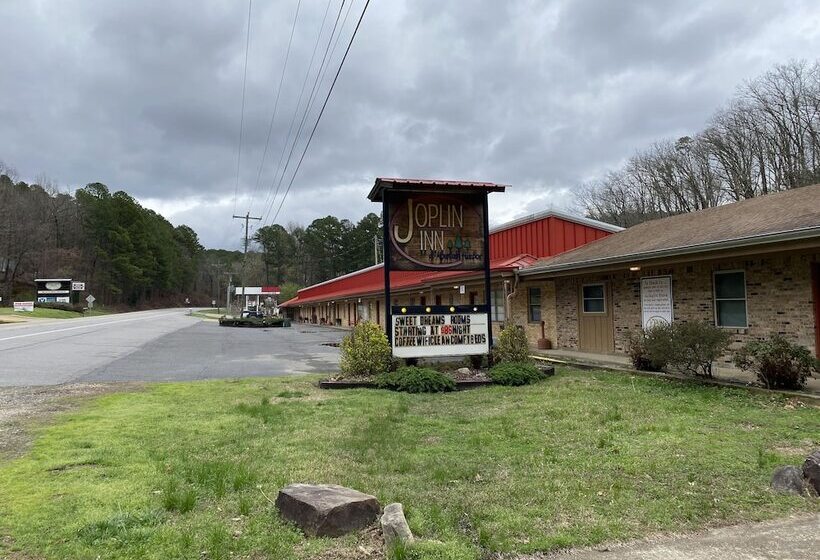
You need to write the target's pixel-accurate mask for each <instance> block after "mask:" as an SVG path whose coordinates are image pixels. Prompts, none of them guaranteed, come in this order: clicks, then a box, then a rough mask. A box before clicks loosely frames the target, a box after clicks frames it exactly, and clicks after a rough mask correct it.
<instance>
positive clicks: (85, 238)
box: [0, 164, 203, 306]
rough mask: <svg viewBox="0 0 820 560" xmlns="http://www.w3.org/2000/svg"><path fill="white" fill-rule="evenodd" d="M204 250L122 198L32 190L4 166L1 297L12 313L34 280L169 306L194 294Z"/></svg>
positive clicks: (89, 191) (184, 231) (109, 299)
mask: <svg viewBox="0 0 820 560" xmlns="http://www.w3.org/2000/svg"><path fill="white" fill-rule="evenodd" d="M202 252H203V248H202V246H201V245H200V243H199V239H198V238H197V235H196V232H194V231H193V230H192V229H191V228H190V227H188V226H185V225H181V226H176V227H174V226H173V225H172V224H171V223H170V222H169V221H168V220H166V219H165V218H163V217H162V216H160V215H159V214H157V213H156V212H154V211H152V210H149V209H147V208H143V207H142V206H141V205H140V204H139V203H138V202H137V201H136V200H134V199H133V198H132V197H131V196H129V195H128V194H127V193H125V192H123V191H117V192H114V193H111V192H110V191H109V189H108V187H106V186H105V185H103V184H101V183H92V184H89V185H87V186H86V187H84V188H81V189H78V190H77V192H76V193H75V194H74V195H73V196H72V195H71V194H68V193H65V192H60V190H59V189H57V188H56V186H55V185H54V184H53V183H51V182H50V181H48V180H42V181H38V182H37V183H33V184H27V183H26V182H24V181H19V180H17V174H16V172H15V171H14V170H13V169H12V168H10V167H8V166H5V165H2V164H0V289H2V296H3V301H4V302H5V303H6V305H10V304H11V301H13V300H14V299H17V298H18V297H20V296H23V297H33V295H34V290H33V280H34V278H35V277H46V278H48V277H51V278H55V277H59V278H62V277H67V278H73V279H75V280H80V281H85V282H86V285H87V288H88V289H89V290H90V291H93V294H94V296H95V297H96V298H97V299H98V300H100V302H101V303H106V304H110V305H128V306H138V305H142V304H150V303H159V304H162V303H170V302H171V300H173V299H174V298H176V296H178V295H180V294H185V293H191V292H192V291H193V290H194V288H195V281H196V277H197V270H198V266H199V259H200V256H201V254H202Z"/></svg>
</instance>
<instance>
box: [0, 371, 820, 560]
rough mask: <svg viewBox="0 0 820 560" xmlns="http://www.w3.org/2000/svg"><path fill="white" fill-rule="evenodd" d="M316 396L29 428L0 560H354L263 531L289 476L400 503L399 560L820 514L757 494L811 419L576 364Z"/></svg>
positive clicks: (274, 521) (755, 398) (183, 402)
mask: <svg viewBox="0 0 820 560" xmlns="http://www.w3.org/2000/svg"><path fill="white" fill-rule="evenodd" d="M315 381H316V377H290V378H265V379H246V380H231V381H207V382H194V383H179V384H157V385H152V386H150V387H149V388H148V389H147V390H145V391H144V392H139V393H127V394H114V395H108V396H104V397H100V398H98V399H97V400H95V401H93V402H92V403H90V404H88V405H85V406H84V407H83V408H81V409H79V410H77V411H74V412H71V413H67V414H65V415H63V416H62V417H59V418H58V419H57V421H56V423H54V424H53V425H51V426H46V427H42V428H39V429H38V431H37V437H36V441H35V443H34V445H33V447H32V449H31V450H30V452H29V453H28V454H27V455H25V456H23V457H21V458H17V459H14V460H6V461H5V462H0V497H1V498H0V556H10V557H11V558H14V557H15V556H14V554H15V552H14V551H24V552H25V554H28V555H31V556H33V557H36V558H40V557H43V558H65V559H94V558H106V559H111V558H133V559H137V558H140V559H142V558H156V559H167V558H200V557H201V558H208V559H217V558H254V559H262V558H270V559H283V558H358V557H359V556H357V550H358V549H357V546H358V544H359V543H357V540H356V537H344V538H341V539H337V540H330V539H305V538H304V537H302V536H301V534H300V533H299V532H298V531H297V530H296V529H295V528H293V527H292V526H289V525H288V524H286V523H283V522H282V521H281V520H280V519H279V518H278V515H277V514H276V510H275V508H274V506H273V505H271V503H270V502H269V501H268V498H270V499H275V497H276V492H277V490H278V488H280V487H281V486H283V485H285V484H287V483H290V482H296V481H299V482H326V483H336V484H343V485H346V486H350V487H353V488H356V489H358V490H361V491H364V492H368V493H372V494H375V495H376V496H377V497H378V498H379V500H380V501H381V503H382V504H383V505H384V504H387V503H389V502H391V501H400V502H402V503H403V504H404V506H405V511H406V513H407V517H408V521H409V523H410V525H411V528H412V529H413V532H414V533H415V534H416V535H418V536H419V537H421V538H423V539H427V540H428V541H427V542H426V543H425V544H422V545H420V546H419V547H417V548H416V549H414V550H411V551H409V553H408V555H407V557H408V558H440V559H475V558H480V557H481V556H482V555H483V554H485V553H487V552H489V551H502V552H504V551H507V552H509V551H512V552H532V551H543V550H551V549H555V548H559V547H569V546H579V545H590V544H594V543H600V542H603V541H609V540H613V539H628V538H633V537H640V536H643V535H648V534H651V533H656V532H660V531H683V530H688V529H695V528H700V527H705V526H710V525H719V524H728V523H735V522H741V521H746V520H761V519H766V518H772V517H777V516H781V515H785V514H789V513H794V512H800V511H803V512H805V511H813V512H817V511H820V503H819V502H818V501H817V500H814V501H810V500H807V499H803V498H798V497H793V496H785V495H778V494H774V493H772V492H771V491H770V490H769V489H768V482H769V478H770V476H771V472H772V470H773V468H774V467H775V466H777V465H780V464H786V463H798V462H800V461H802V459H803V458H804V456H805V455H806V453H807V452H808V451H809V450H811V449H812V448H814V447H817V446H818V444H820V412H819V411H818V409H817V408H816V407H812V406H809V405H803V404H802V403H800V402H799V401H794V400H788V399H786V398H784V397H781V396H777V395H761V394H755V393H749V392H746V391H743V390H739V389H725V388H718V387H702V386H698V385H687V384H681V383H673V382H667V381H663V380H656V379H648V378H643V377H634V378H632V377H630V376H627V375H623V374H614V373H605V372H589V371H578V370H573V369H563V370H560V371H559V372H558V374H557V375H556V376H555V377H552V378H550V379H548V380H546V381H543V382H541V383H539V384H537V385H533V386H528V387H523V388H504V387H488V388H482V389H476V390H472V391H466V392H460V393H449V394H437V395H407V394H398V393H391V392H387V391H375V390H346V391H320V390H319V389H316V388H315V387H314V386H313V383H314V382H315ZM4 547H5V548H4ZM25 554H24V555H22V556H20V557H21V558H29V557H30V556H26V555H25Z"/></svg>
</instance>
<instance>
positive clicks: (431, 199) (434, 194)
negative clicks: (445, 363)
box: [368, 178, 506, 358]
mask: <svg viewBox="0 0 820 560" xmlns="http://www.w3.org/2000/svg"><path fill="white" fill-rule="evenodd" d="M505 188H506V186H505V185H497V184H495V183H466V182H458V181H417V180H409V179H381V178H378V179H376V183H375V185H374V186H373V190H371V191H370V195H369V196H368V198H370V200H372V201H374V202H381V203H382V216H383V219H384V222H385V224H384V232H383V233H384V238H383V241H384V248H385V251H384V254H385V263H384V278H385V309H386V311H387V317H386V325H387V327H388V328H387V337H388V340H389V341H390V343H391V346H392V348H393V355H394V356H396V357H398V358H424V357H433V356H461V355H476V354H486V353H487V352H488V351H489V349H490V347H491V346H492V329H491V327H490V326H491V325H492V321H491V317H490V306H489V302H484V303H483V304H476V305H453V306H442V305H436V306H423V305H413V306H411V305H405V306H401V305H392V300H391V297H390V271H391V270H402V271H405V270H426V271H441V272H447V271H464V272H471V271H472V272H481V271H483V272H484V287H485V290H484V292H485V294H489V293H490V256H489V253H488V251H489V227H488V221H487V194H488V193H490V192H503V191H504V189H505Z"/></svg>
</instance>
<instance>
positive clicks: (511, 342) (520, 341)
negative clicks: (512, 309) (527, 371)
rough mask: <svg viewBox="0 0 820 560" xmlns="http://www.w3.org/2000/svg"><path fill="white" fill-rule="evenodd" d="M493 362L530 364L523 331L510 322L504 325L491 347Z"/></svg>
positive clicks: (527, 344) (528, 350) (528, 349)
mask: <svg viewBox="0 0 820 560" xmlns="http://www.w3.org/2000/svg"><path fill="white" fill-rule="evenodd" d="M493 361H494V362H496V363H519V364H520V363H527V362H530V361H531V359H530V345H529V343H527V335H526V334H524V329H522V328H520V327H519V326H518V325H515V324H514V323H512V322H509V323H507V324H506V325H504V328H503V329H501V332H500V333H499V334H498V340H497V341H496V343H495V346H494V347H493Z"/></svg>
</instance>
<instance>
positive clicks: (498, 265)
mask: <svg viewBox="0 0 820 560" xmlns="http://www.w3.org/2000/svg"><path fill="white" fill-rule="evenodd" d="M536 260H537V259H536V258H535V257H534V256H532V255H516V256H515V257H513V258H506V259H496V260H494V261H490V270H491V271H492V272H506V271H510V270H514V269H517V268H520V267H522V266H528V265H531V264H532V263H534V262H535V261H536ZM482 275H483V273H482V272H474V271H466V272H465V271H447V272H440V271H436V270H420V271H416V270H412V271H407V270H397V271H393V272H391V273H390V288H391V289H392V290H401V289H406V288H412V287H419V288H422V287H424V286H426V285H429V284H433V283H436V282H444V281H447V280H454V281H455V280H458V279H461V278H469V277H472V276H482ZM382 292H384V265H381V264H380V265H377V266H371V267H369V268H365V269H362V270H359V271H357V272H352V273H350V274H347V275H345V276H340V277H339V278H336V279H335V280H332V281H329V282H323V283H321V284H316V285H314V286H310V287H308V288H304V289H302V290H299V292H298V294H297V295H296V297H295V298H293V299H289V300H288V301H286V302H284V303H282V304H281V306H280V307H288V306H291V305H306V304H309V303H315V302H319V301H328V300H334V299H344V298H349V297H359V296H364V295H370V294H378V293H382Z"/></svg>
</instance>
